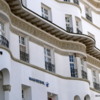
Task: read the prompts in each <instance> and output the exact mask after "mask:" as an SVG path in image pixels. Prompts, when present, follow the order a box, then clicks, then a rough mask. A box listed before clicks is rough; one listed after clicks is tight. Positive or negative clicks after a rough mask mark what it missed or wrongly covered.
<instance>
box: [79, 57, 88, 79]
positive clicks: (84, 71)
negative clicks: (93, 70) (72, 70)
mask: <svg viewBox="0 0 100 100" xmlns="http://www.w3.org/2000/svg"><path fill="white" fill-rule="evenodd" d="M80 62H81V75H82V78H83V79H87V71H86V68H85V65H84V59H83V58H81V59H80Z"/></svg>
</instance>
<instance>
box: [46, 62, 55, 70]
mask: <svg viewBox="0 0 100 100" xmlns="http://www.w3.org/2000/svg"><path fill="white" fill-rule="evenodd" d="M45 68H46V70H48V71H50V72H55V66H54V64H51V63H50V62H45Z"/></svg>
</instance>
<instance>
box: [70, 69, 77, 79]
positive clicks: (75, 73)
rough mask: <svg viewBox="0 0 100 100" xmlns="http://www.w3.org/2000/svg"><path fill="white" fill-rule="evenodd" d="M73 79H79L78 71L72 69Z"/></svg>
mask: <svg viewBox="0 0 100 100" xmlns="http://www.w3.org/2000/svg"><path fill="white" fill-rule="evenodd" d="M71 77H78V73H77V69H74V68H71Z"/></svg>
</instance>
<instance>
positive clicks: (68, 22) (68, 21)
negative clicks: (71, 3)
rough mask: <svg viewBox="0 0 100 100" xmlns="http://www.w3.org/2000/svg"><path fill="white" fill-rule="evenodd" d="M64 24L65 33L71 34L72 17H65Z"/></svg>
mask: <svg viewBox="0 0 100 100" xmlns="http://www.w3.org/2000/svg"><path fill="white" fill-rule="evenodd" d="M65 22H66V31H67V32H70V33H72V32H73V27H72V16H71V15H66V17H65Z"/></svg>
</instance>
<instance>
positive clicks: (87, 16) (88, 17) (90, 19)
mask: <svg viewBox="0 0 100 100" xmlns="http://www.w3.org/2000/svg"><path fill="white" fill-rule="evenodd" d="M86 18H87V19H88V20H89V21H91V22H92V17H91V16H90V15H88V14H86Z"/></svg>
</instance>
